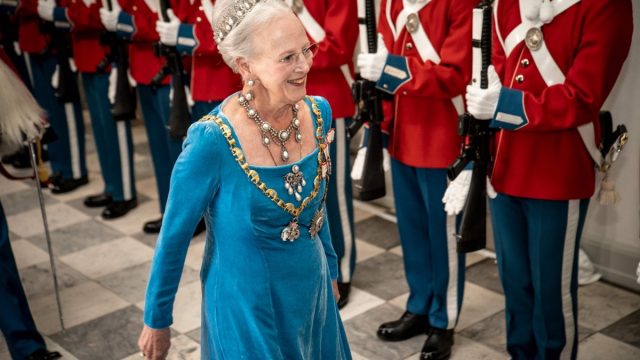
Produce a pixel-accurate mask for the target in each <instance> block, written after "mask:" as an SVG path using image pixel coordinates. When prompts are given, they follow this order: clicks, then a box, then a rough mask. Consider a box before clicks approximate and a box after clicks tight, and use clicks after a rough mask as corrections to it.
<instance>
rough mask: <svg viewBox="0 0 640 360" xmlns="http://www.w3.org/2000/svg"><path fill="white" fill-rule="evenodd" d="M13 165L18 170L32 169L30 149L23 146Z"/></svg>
mask: <svg viewBox="0 0 640 360" xmlns="http://www.w3.org/2000/svg"><path fill="white" fill-rule="evenodd" d="M11 165H13V167H14V168H16V169H28V168H30V167H31V154H30V153H29V148H28V147H26V146H23V147H22V149H20V151H19V152H18V153H16V154H15V155H14V157H13V159H12V162H11Z"/></svg>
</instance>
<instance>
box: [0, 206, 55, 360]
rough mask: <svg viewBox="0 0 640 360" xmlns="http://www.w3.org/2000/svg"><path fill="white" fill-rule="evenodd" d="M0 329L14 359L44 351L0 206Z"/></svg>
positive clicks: (43, 343) (5, 219)
mask: <svg viewBox="0 0 640 360" xmlns="http://www.w3.org/2000/svg"><path fill="white" fill-rule="evenodd" d="M0 330H2V335H4V338H5V340H6V342H7V346H8V347H9V353H10V354H11V357H12V358H13V359H24V358H26V357H27V356H29V355H31V353H33V352H34V351H36V350H38V349H41V348H45V342H44V340H43V339H42V336H40V333H38V329H36V325H35V323H34V322H33V317H31V311H30V310H29V303H28V302H27V298H26V296H25V294H24V289H23V288H22V283H21V282H20V276H19V275H18V268H17V267H16V261H15V259H14V257H13V252H12V251H11V243H10V242H9V229H8V226H7V218H6V216H5V214H4V210H3V209H2V204H0Z"/></svg>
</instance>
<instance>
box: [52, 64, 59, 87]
mask: <svg viewBox="0 0 640 360" xmlns="http://www.w3.org/2000/svg"><path fill="white" fill-rule="evenodd" d="M59 84H60V66H58V65H56V69H55V70H53V74H52V75H51V86H53V88H54V89H57V88H58V85H59Z"/></svg>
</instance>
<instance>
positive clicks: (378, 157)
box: [347, 0, 386, 201]
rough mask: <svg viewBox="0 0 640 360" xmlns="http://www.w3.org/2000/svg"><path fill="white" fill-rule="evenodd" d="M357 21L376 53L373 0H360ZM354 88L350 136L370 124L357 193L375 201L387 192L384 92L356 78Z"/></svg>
mask: <svg viewBox="0 0 640 360" xmlns="http://www.w3.org/2000/svg"><path fill="white" fill-rule="evenodd" d="M358 23H359V24H360V43H361V44H362V46H367V52H368V53H375V52H376V51H377V48H378V44H377V40H378V37H377V30H376V12H375V5H374V0H360V1H358ZM363 28H365V29H364V30H365V31H363ZM365 34H366V37H365V36H364V35H365ZM351 90H352V93H353V99H354V100H355V103H356V109H357V111H356V115H355V116H354V122H353V123H352V124H351V126H349V129H347V135H348V136H349V137H353V136H355V134H356V133H357V132H358V130H359V129H360V127H362V125H363V124H364V123H365V122H367V123H368V124H369V139H368V143H367V153H366V156H365V160H364V168H363V173H362V177H361V178H360V180H357V181H354V185H355V186H354V190H355V193H354V196H355V197H356V198H357V199H359V200H362V201H369V200H375V199H378V198H381V197H383V196H385V194H386V189H385V181H384V168H383V166H382V161H383V154H382V127H381V125H382V120H383V117H384V116H383V113H382V96H383V95H382V93H381V91H380V90H378V89H376V83H375V82H373V81H368V80H364V79H358V80H356V81H355V82H354V83H353V87H352V89H351Z"/></svg>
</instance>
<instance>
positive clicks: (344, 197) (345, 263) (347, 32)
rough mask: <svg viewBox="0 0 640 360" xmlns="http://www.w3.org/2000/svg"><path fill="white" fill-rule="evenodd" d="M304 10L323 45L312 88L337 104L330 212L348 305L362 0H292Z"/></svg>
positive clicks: (311, 34)
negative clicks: (351, 133) (350, 131)
mask: <svg viewBox="0 0 640 360" xmlns="http://www.w3.org/2000/svg"><path fill="white" fill-rule="evenodd" d="M286 2H287V4H289V6H291V9H292V10H293V11H294V12H295V13H296V15H298V18H299V19H300V21H301V22H302V25H303V26H304V28H305V30H306V31H307V35H308V37H309V39H310V41H311V42H312V43H313V46H314V47H316V48H317V49H314V51H317V53H316V55H315V56H314V57H313V66H312V67H311V71H310V72H309V74H308V75H307V93H308V94H310V95H319V96H322V97H324V98H326V99H327V100H328V101H329V104H331V110H332V117H333V122H332V126H333V129H335V130H334V131H335V132H336V141H334V142H332V143H331V149H330V150H331V161H332V166H331V168H332V176H331V179H330V184H329V194H328V197H327V214H328V216H329V227H330V231H331V240H332V242H333V248H334V249H335V251H336V254H337V255H338V265H339V266H338V267H339V276H338V289H339V290H340V301H339V302H338V307H339V308H342V307H343V306H344V305H346V304H347V301H348V300H349V291H350V289H351V279H352V277H353V273H354V270H355V266H356V248H355V245H356V242H355V234H354V224H353V222H354V220H353V195H352V185H351V177H350V176H349V173H350V170H349V169H350V161H349V138H348V137H347V131H346V129H347V128H348V127H349V124H350V123H351V120H352V119H351V118H352V117H353V115H354V113H355V104H354V102H353V97H352V96H351V84H352V83H353V55H354V52H355V47H356V42H357V40H358V15H357V6H356V1H341V0H329V1H320V0H306V1H303V0H286Z"/></svg>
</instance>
